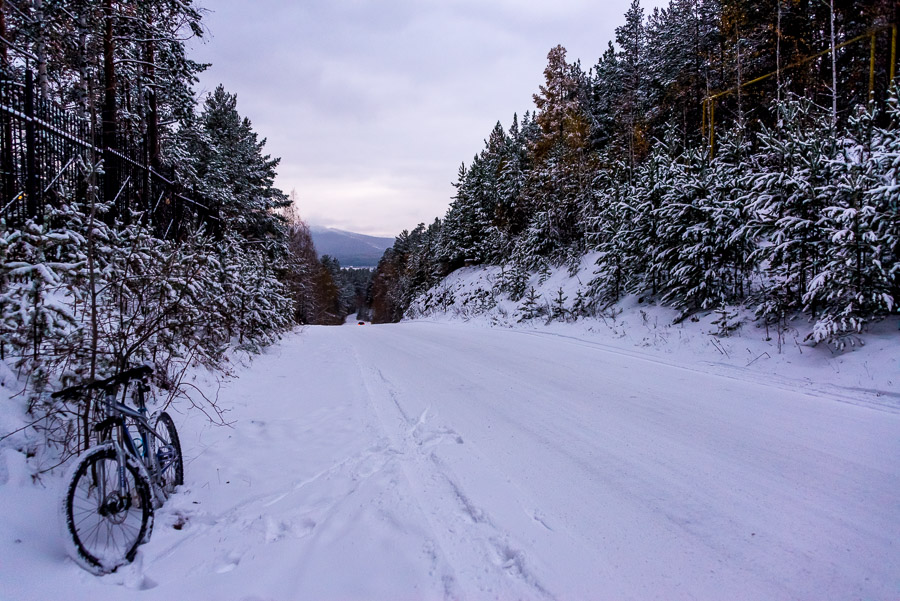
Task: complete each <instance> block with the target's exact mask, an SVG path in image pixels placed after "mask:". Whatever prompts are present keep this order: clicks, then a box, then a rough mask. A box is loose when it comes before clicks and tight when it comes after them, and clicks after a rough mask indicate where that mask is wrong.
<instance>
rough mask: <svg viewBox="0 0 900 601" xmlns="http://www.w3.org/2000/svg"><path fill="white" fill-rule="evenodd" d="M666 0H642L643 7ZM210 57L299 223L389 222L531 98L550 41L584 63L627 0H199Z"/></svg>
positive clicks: (436, 198) (198, 56) (446, 178)
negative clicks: (273, 165)
mask: <svg viewBox="0 0 900 601" xmlns="http://www.w3.org/2000/svg"><path fill="white" fill-rule="evenodd" d="M667 3H668V2H667V0H642V2H641V4H642V6H643V7H644V10H645V14H646V13H649V12H650V11H651V10H652V9H653V7H654V6H664V5H665V4H667ZM200 4H201V6H204V7H206V8H208V9H209V11H210V12H208V13H207V14H206V16H205V18H204V22H205V26H206V30H207V33H206V36H205V37H206V39H205V41H203V42H201V43H197V44H193V45H192V48H193V53H192V58H194V59H195V60H199V61H201V62H209V63H212V67H211V68H210V69H208V70H207V71H206V72H205V73H204V74H202V75H201V78H200V85H199V90H198V91H200V92H202V93H203V96H205V93H206V92H210V91H212V90H213V89H215V87H216V85H218V84H219V83H222V84H224V85H225V89H226V90H227V91H229V92H232V93H236V94H237V96H238V111H239V112H240V113H241V115H243V116H245V117H248V118H249V119H250V120H251V121H252V123H253V127H254V129H255V130H256V131H257V132H258V133H259V134H260V136H261V137H264V138H267V140H268V142H267V145H266V151H267V152H268V153H269V154H271V155H272V156H276V157H281V165H280V166H279V169H278V179H277V180H276V185H278V187H280V188H281V189H283V190H284V191H285V192H288V193H290V192H291V191H292V190H294V191H296V194H297V202H298V204H299V208H300V214H301V216H302V217H303V218H304V219H305V220H307V221H308V222H310V223H313V224H317V225H324V226H329V227H336V228H339V229H345V230H350V231H354V232H361V233H365V234H372V235H383V236H395V235H396V234H398V233H400V231H401V230H403V229H412V228H413V227H415V226H416V224H418V223H419V222H425V223H426V224H427V223H430V222H431V221H433V220H434V218H435V217H443V216H444V213H445V211H446V210H447V206H448V205H449V203H450V200H451V197H452V195H453V192H454V188H453V187H452V185H451V184H452V182H453V181H455V179H456V175H457V171H458V169H459V165H460V163H462V162H463V161H465V162H466V164H469V162H470V161H471V159H472V157H473V156H474V155H475V154H476V153H477V152H478V151H480V150H481V149H482V147H483V145H484V139H485V138H486V137H487V136H488V134H489V133H490V131H491V129H492V128H493V126H494V124H495V123H496V122H497V121H498V120H499V121H500V122H501V123H502V124H503V126H504V127H505V128H508V127H509V124H510V123H511V121H512V115H513V113H519V114H520V115H521V114H522V113H524V112H525V111H526V110H532V109H533V106H534V105H533V102H532V98H531V97H532V94H534V93H535V92H537V91H538V86H539V85H540V84H541V83H542V81H543V70H544V67H545V66H546V62H547V52H548V51H549V50H550V48H552V47H553V46H555V45H556V44H562V45H563V46H564V47H565V48H566V49H567V50H568V59H569V61H570V62H573V61H575V60H576V59H580V60H581V63H582V66H583V67H584V68H585V69H587V68H588V67H590V66H592V65H594V64H595V63H596V62H597V59H598V58H599V57H600V55H601V54H602V53H603V51H604V50H605V48H606V46H607V43H608V42H609V41H610V40H613V39H614V37H615V28H616V27H617V26H619V25H621V24H622V23H623V20H624V19H623V15H624V14H625V11H626V10H627V9H628V6H629V5H630V0H301V1H299V2H285V1H284V0H253V1H252V2H251V1H248V0H200Z"/></svg>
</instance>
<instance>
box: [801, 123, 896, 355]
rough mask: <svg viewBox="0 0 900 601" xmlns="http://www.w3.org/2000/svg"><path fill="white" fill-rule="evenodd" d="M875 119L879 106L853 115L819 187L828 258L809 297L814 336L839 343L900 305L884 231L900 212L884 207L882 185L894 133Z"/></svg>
mask: <svg viewBox="0 0 900 601" xmlns="http://www.w3.org/2000/svg"><path fill="white" fill-rule="evenodd" d="M875 119H876V115H875V111H874V107H872V108H870V109H869V110H866V109H863V108H862V107H860V108H859V110H858V111H857V113H856V114H855V115H853V116H852V117H851V118H850V120H849V124H848V131H847V133H846V135H845V136H843V137H842V141H841V146H840V148H839V150H838V152H837V153H836V156H835V157H834V159H832V160H831V161H830V164H831V167H830V171H831V173H832V177H830V178H829V179H828V180H827V181H825V182H824V185H823V186H822V187H821V188H820V190H819V193H820V194H821V195H822V196H823V197H824V200H825V204H826V206H825V208H824V209H823V211H822V219H821V220H820V222H819V226H820V227H821V228H822V229H823V234H824V236H823V244H822V263H823V265H822V269H821V270H820V271H819V273H817V274H816V276H815V277H814V278H813V279H812V280H811V281H810V283H809V286H808V287H807V290H806V291H805V294H804V296H803V302H804V304H805V305H806V306H807V307H809V308H811V307H815V316H816V317H817V321H816V323H815V326H814V328H813V332H812V334H811V337H812V339H813V340H814V341H816V342H820V341H828V342H832V343H834V344H836V345H837V346H838V347H843V346H844V345H845V344H847V343H848V341H849V342H850V343H852V342H853V340H854V339H853V335H855V334H859V333H861V332H862V331H863V328H864V327H865V325H866V323H867V322H868V321H870V320H871V319H873V318H876V317H880V316H883V315H886V314H889V313H890V312H891V311H892V310H893V309H894V297H893V294H892V292H893V290H892V287H893V284H894V282H892V277H891V269H892V268H893V267H894V266H893V265H891V256H890V253H889V252H886V251H888V244H889V243H888V244H886V242H888V241H887V240H885V238H884V236H883V234H884V233H886V232H887V231H888V230H889V229H890V226H891V225H896V217H895V216H892V215H891V213H890V211H885V210H884V209H886V208H888V207H887V206H886V205H885V204H884V203H883V199H882V195H881V194H879V193H878V191H879V189H883V188H882V186H883V183H884V182H885V181H886V178H885V175H887V174H885V173H882V172H881V167H882V166H883V163H881V164H880V162H879V161H878V158H877V157H878V155H879V154H882V152H881V151H880V150H881V148H883V146H884V145H885V144H886V143H888V140H889V138H890V136H889V135H885V133H886V132H883V131H882V130H880V129H878V128H876V127H875ZM895 181H896V180H895ZM873 192H875V193H874V194H873ZM892 217H894V219H893V221H894V223H893V224H892V223H891V221H892V219H891V218H892Z"/></svg>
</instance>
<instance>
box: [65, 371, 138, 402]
mask: <svg viewBox="0 0 900 601" xmlns="http://www.w3.org/2000/svg"><path fill="white" fill-rule="evenodd" d="M152 373H153V367H152V366H150V365H146V364H144V365H138V366H137V367H132V368H131V369H126V370H125V371H123V372H121V373H119V374H117V375H115V376H112V377H111V378H106V379H105V380H93V381H91V382H87V383H85V384H76V385H75V386H69V387H68V388H63V389H62V390H58V391H56V392H54V393H52V394H51V395H50V398H53V399H60V398H66V399H76V398H78V397H80V396H81V395H82V394H83V393H84V392H86V391H88V390H107V389H109V388H115V387H117V386H119V385H120V384H126V383H127V382H129V381H131V380H142V379H144V378H145V377H147V376H149V375H150V374H152Z"/></svg>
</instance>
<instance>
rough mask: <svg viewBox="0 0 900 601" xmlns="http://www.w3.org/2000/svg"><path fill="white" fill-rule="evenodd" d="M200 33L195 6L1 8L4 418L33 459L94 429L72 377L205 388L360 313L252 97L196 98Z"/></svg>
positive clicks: (185, 2) (70, 2) (107, 2)
mask: <svg viewBox="0 0 900 601" xmlns="http://www.w3.org/2000/svg"><path fill="white" fill-rule="evenodd" d="M203 34H204V26H203V24H202V12H201V10H200V9H199V8H198V7H197V3H196V2H194V1H192V0H150V1H141V2H130V1H116V2H113V1H112V0H103V1H102V2H93V1H84V0H64V1H63V0H59V1H52V2H51V1H43V2H42V1H40V0H35V1H33V2H25V1H12V0H0V105H2V110H0V129H2V135H0V159H2V167H3V170H2V180H3V181H2V187H3V196H4V199H5V200H4V205H3V206H2V215H0V218H2V221H0V359H2V360H3V362H4V363H5V364H6V365H7V366H9V367H10V368H12V369H13V370H14V372H15V373H14V375H13V379H12V380H10V379H9V377H8V376H9V373H8V372H6V371H4V372H3V373H4V376H3V378H4V379H3V383H4V385H7V386H11V385H13V383H14V382H15V383H16V385H17V386H22V385H24V386H25V390H24V392H23V394H21V395H19V396H18V397H17V398H19V399H20V400H21V403H22V404H21V406H20V407H16V408H6V409H4V410H3V412H4V415H5V417H7V418H9V417H11V416H17V415H19V414H20V413H21V415H22V416H23V418H24V419H25V421H26V422H30V424H31V425H32V426H34V427H35V428H38V436H37V437H33V438H31V439H29V441H28V442H21V440H20V442H19V443H17V444H19V446H22V445H25V446H28V452H30V453H31V452H34V451H35V448H43V447H42V446H41V445H42V441H48V440H50V441H54V440H55V441H58V442H60V443H62V446H61V448H63V447H64V448H66V449H68V450H73V449H74V448H76V447H77V446H78V445H79V444H80V442H79V441H80V440H83V439H84V438H86V434H87V433H86V432H84V433H82V432H80V428H79V426H78V423H79V422H78V420H77V419H76V418H77V417H78V414H79V412H81V411H83V410H84V409H83V408H82V407H74V406H67V405H66V404H64V403H62V402H59V401H52V400H50V399H49V396H48V392H49V391H51V390H55V389H58V387H60V386H61V385H65V384H66V383H70V382H73V381H78V380H81V379H86V378H100V377H107V376H109V375H111V374H112V373H115V372H117V371H119V370H122V369H124V368H125V367H126V366H128V365H134V364H139V363H145V362H146V363H149V364H152V365H153V366H154V367H155V369H156V374H155V378H156V379H157V383H158V384H159V385H160V386H161V389H162V390H164V391H166V393H167V394H168V395H170V398H171V397H177V396H181V395H189V394H190V393H191V386H190V385H189V384H186V383H185V382H183V381H182V380H183V377H184V374H185V372H186V370H187V369H188V368H189V367H190V366H192V365H197V364H200V365H204V366H207V367H210V368H213V369H222V368H224V367H225V361H226V356H227V351H228V350H229V349H231V348H234V347H242V348H245V349H247V350H250V351H254V350H255V349H257V348H259V346H260V345H264V344H267V343H269V342H270V341H272V340H273V339H274V338H276V337H278V336H279V334H280V333H281V332H282V331H284V330H286V329H287V328H289V327H291V326H292V325H293V324H295V323H298V322H300V323H310V322H319V323H326V322H327V323H333V322H342V321H343V317H344V315H345V314H346V313H345V312H346V311H348V309H347V308H346V307H345V306H344V305H343V304H342V299H343V297H341V296H340V290H339V289H338V286H339V285H340V282H339V283H338V284H336V283H335V282H334V281H333V280H334V277H335V276H334V274H335V273H339V271H340V270H339V266H338V269H337V271H335V269H334V266H327V265H323V264H322V263H321V262H320V261H319V259H318V258H317V255H316V252H315V250H314V248H313V246H312V241H311V239H310V236H309V231H308V229H307V228H306V226H305V225H304V224H303V223H302V222H301V221H300V220H299V218H298V217H297V216H296V213H294V212H291V211H287V210H286V209H287V207H289V205H290V199H289V198H288V196H287V195H285V194H284V193H283V192H282V191H281V190H279V189H277V188H276V187H274V179H275V175H276V168H277V166H278V163H279V159H277V158H272V157H271V156H269V155H268V154H266V152H265V140H261V139H259V137H258V135H257V133H256V132H255V131H254V129H253V127H252V124H251V122H250V120H249V119H247V118H246V117H243V116H242V115H240V113H239V112H238V108H237V98H236V97H235V96H234V95H233V94H230V93H228V92H227V91H226V90H225V89H224V88H223V87H221V86H219V87H218V88H217V89H215V90H214V91H213V92H212V93H210V94H208V95H207V96H206V98H205V99H204V98H201V99H199V101H198V100H196V99H195V93H194V90H193V88H194V85H195V84H196V83H197V74H198V73H200V72H201V71H202V70H203V69H205V68H206V67H207V66H208V65H202V64H198V63H197V62H195V61H193V60H191V59H190V57H189V56H188V52H187V44H188V43H189V42H190V40H192V39H195V38H197V37H200V36H202V35H203ZM353 292H355V291H353ZM345 296H346V295H345ZM16 378H18V382H16ZM17 392H18V391H17ZM194 396H195V398H194V399H193V401H194V402H195V403H198V404H199V405H200V406H202V407H203V409H204V411H207V412H209V414H210V415H211V416H212V417H216V411H217V410H216V407H215V403H214V400H209V399H204V398H203V397H202V395H201V396H200V397H197V396H196V395H194ZM207 401H208V402H207ZM26 415H27V417H24V416H26ZM86 417H87V416H86V415H83V416H82V418H84V422H83V423H84V424H87V420H86ZM16 423H17V422H16V420H15V419H13V421H12V422H6V421H4V423H3V425H4V426H8V425H9V424H13V425H15V424H16ZM85 427H86V426H85ZM0 430H2V431H0V436H2V437H3V439H5V438H7V436H8V435H9V432H8V431H7V428H6V427H2V428H0ZM82 434H84V435H85V436H81V435H82ZM0 440H2V439H0ZM64 457H65V453H64V454H63V458H64Z"/></svg>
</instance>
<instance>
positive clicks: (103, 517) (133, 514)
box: [63, 445, 153, 574]
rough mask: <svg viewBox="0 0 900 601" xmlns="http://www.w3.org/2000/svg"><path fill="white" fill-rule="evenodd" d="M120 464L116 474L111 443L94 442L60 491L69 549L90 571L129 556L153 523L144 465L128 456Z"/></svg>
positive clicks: (112, 568) (113, 565)
mask: <svg viewBox="0 0 900 601" xmlns="http://www.w3.org/2000/svg"><path fill="white" fill-rule="evenodd" d="M121 468H122V469H121V473H120V465H119V461H118V459H117V458H116V449H115V447H114V446H112V445H103V446H99V447H94V448H93V449H90V450H88V452H87V453H85V454H84V455H83V456H82V457H81V458H80V459H79V461H78V463H77V464H76V465H75V466H74V467H73V470H72V478H71V480H70V482H69V485H68V488H67V491H66V498H65V501H64V506H63V516H64V524H65V528H66V530H67V531H68V534H69V536H70V537H71V539H70V540H71V542H72V543H73V546H69V548H68V551H69V554H70V555H71V556H72V558H73V559H74V560H75V561H76V562H78V563H79V564H80V565H81V566H82V567H83V568H85V569H87V570H88V571H90V572H93V573H95V574H105V573H109V572H113V571H115V570H116V568H118V567H119V566H121V565H124V564H126V563H129V562H130V561H132V560H133V559H134V556H135V553H137V547H138V545H140V544H141V543H143V542H145V541H146V540H147V539H148V538H149V537H150V530H151V529H152V527H153V504H152V501H151V495H150V483H149V482H148V480H147V476H146V475H145V472H144V470H142V469H141V468H140V466H139V464H138V463H137V462H136V461H135V460H134V458H132V457H130V456H126V460H125V464H124V465H123V466H121ZM67 540H69V539H67Z"/></svg>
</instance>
